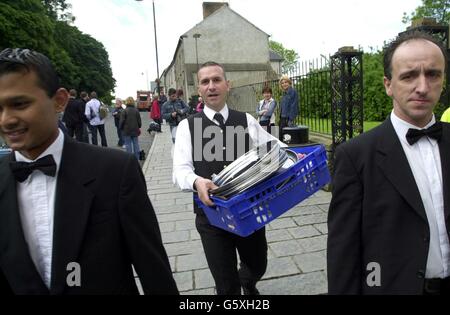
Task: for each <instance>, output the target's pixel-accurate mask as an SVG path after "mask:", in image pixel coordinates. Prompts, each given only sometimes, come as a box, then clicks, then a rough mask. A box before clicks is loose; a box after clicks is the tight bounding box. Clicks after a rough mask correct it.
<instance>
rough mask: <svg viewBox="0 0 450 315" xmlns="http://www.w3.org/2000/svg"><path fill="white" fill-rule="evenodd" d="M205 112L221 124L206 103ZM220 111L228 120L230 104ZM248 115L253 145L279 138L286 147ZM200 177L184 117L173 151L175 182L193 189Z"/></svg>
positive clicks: (216, 122)
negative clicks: (193, 158)
mask: <svg viewBox="0 0 450 315" xmlns="http://www.w3.org/2000/svg"><path fill="white" fill-rule="evenodd" d="M203 112H204V113H205V115H206V117H208V119H209V120H211V121H212V122H214V123H215V124H216V125H219V122H218V121H216V120H215V119H214V115H215V114H216V112H215V111H214V110H212V109H211V108H209V107H208V106H207V105H205V108H204V109H203ZM219 113H220V114H221V115H222V116H223V118H224V122H226V121H227V119H228V116H229V111H228V106H227V105H226V104H225V107H224V108H223V109H222V110H221V111H220V112H219ZM246 116H247V126H248V134H249V136H250V139H251V142H252V145H253V146H259V145H261V144H264V143H266V142H268V141H271V140H277V141H278V142H279V143H280V145H281V146H282V147H286V144H284V143H282V142H280V141H279V140H278V139H277V138H275V137H274V136H272V135H271V134H269V133H267V132H266V131H265V130H264V129H263V128H262V127H261V126H260V125H259V123H258V122H257V121H256V119H255V118H253V116H251V115H250V114H248V113H246ZM198 177H199V176H198V175H196V174H195V170H194V162H193V161H192V143H191V132H190V130H189V123H188V120H187V119H184V120H182V121H181V122H180V124H179V125H178V129H177V134H176V142H175V147H174V152H173V173H172V178H173V183H174V184H178V186H179V187H180V189H182V190H193V185H194V182H195V180H196V179H197V178H198Z"/></svg>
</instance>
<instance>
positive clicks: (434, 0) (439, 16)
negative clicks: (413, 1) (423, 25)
mask: <svg viewBox="0 0 450 315" xmlns="http://www.w3.org/2000/svg"><path fill="white" fill-rule="evenodd" d="M425 17H433V18H435V19H436V21H437V22H438V23H448V22H449V21H450V0H422V5H421V6H419V7H417V8H416V10H415V11H414V12H411V14H409V15H408V14H407V13H406V12H405V13H403V23H405V24H409V23H410V22H411V21H413V20H415V19H418V18H425Z"/></svg>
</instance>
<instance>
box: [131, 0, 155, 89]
mask: <svg viewBox="0 0 450 315" xmlns="http://www.w3.org/2000/svg"><path fill="white" fill-rule="evenodd" d="M135 1H142V0H135ZM152 5H153V27H154V30H155V52H156V75H157V79H156V89H157V91H158V94H159V93H160V86H159V82H160V81H159V61H158V38H157V37H156V17H155V1H154V0H152Z"/></svg>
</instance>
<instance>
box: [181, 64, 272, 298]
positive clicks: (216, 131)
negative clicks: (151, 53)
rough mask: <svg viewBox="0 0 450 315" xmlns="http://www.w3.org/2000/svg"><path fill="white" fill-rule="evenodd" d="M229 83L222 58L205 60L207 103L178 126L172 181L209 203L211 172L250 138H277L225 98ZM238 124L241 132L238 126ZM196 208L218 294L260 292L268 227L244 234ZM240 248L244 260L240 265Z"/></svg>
mask: <svg viewBox="0 0 450 315" xmlns="http://www.w3.org/2000/svg"><path fill="white" fill-rule="evenodd" d="M229 89H230V85H229V81H227V79H226V76H225V71H224V69H223V67H222V66H221V65H220V64H218V63H215V62H207V63H205V64H203V65H202V66H201V67H200V69H199V70H198V92H199V95H201V96H202V97H203V99H204V101H205V108H204V110H203V112H201V113H197V114H195V115H193V116H190V117H189V118H188V119H185V120H183V121H181V122H180V124H179V125H178V130H177V136H176V142H175V148H174V156H173V163H174V164H173V178H174V182H175V183H177V184H178V186H179V187H180V188H181V189H183V190H195V191H196V192H197V193H198V196H199V198H200V200H202V202H203V203H205V204H207V205H209V206H212V205H213V203H212V201H211V200H210V198H209V193H208V191H209V190H210V189H214V188H216V186H215V185H214V183H213V182H212V181H211V176H212V175H213V174H219V173H220V171H222V170H223V169H224V167H226V166H227V165H228V164H230V163H231V162H233V161H234V160H235V159H237V158H238V157H239V156H241V155H243V154H244V153H245V152H247V151H248V150H249V148H250V141H252V142H253V143H254V144H255V145H260V144H263V143H266V142H268V141H271V140H276V138H275V137H272V136H271V135H270V134H268V133H267V132H265V131H264V130H263V129H262V128H261V126H260V125H259V124H258V122H257V121H256V119H255V118H253V117H252V116H251V115H249V114H246V113H242V112H238V111H234V110H231V109H229V108H228V106H227V104H226V98H227V95H228V91H229ZM238 130H241V131H242V132H236V131H238ZM231 133H234V134H233V135H231ZM213 135H214V136H213ZM227 135H228V136H227ZM231 139H233V141H230V140H231ZM211 144H213V145H211ZM217 144H220V145H217ZM210 148H211V149H210ZM194 212H195V213H196V214H197V216H196V227H197V230H198V232H199V233H200V237H201V240H202V243H203V248H204V251H205V255H206V259H207V261H208V265H209V268H210V270H211V273H212V276H213V278H214V281H215V284H216V290H217V294H220V295H231V294H241V287H242V288H243V291H244V294H247V295H257V294H259V292H258V290H257V289H256V283H257V281H259V280H260V279H261V277H262V276H263V275H264V273H265V271H266V267H267V241H266V235H265V229H264V228H262V229H260V230H258V231H256V232H255V233H253V234H251V235H250V236H248V237H240V236H237V235H235V234H232V233H230V232H227V231H225V230H222V229H219V228H216V227H214V226H212V225H210V224H209V221H208V219H207V217H206V216H205V214H204V213H203V211H202V210H201V209H200V208H199V207H198V206H197V205H196V204H195V203H194ZM236 250H237V251H238V252H239V257H240V261H241V263H240V269H239V270H238V269H237V256H236Z"/></svg>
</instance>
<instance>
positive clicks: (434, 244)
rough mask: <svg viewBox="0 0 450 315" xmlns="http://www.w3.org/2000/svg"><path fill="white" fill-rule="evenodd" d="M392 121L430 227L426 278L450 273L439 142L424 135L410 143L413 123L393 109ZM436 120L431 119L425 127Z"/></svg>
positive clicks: (414, 127)
mask: <svg viewBox="0 0 450 315" xmlns="http://www.w3.org/2000/svg"><path fill="white" fill-rule="evenodd" d="M391 121H392V124H393V126H394V129H395V132H396V133H397V136H398V137H399V139H400V143H401V144H402V147H403V150H404V152H405V154H406V158H407V159H408V163H409V166H410V167H411V170H412V173H413V175H414V179H415V181H416V184H417V187H418V188H419V193H420V197H421V199H422V202H423V205H424V208H425V212H426V215H427V218H428V225H429V228H430V248H429V251H428V259H427V267H426V272H425V277H426V278H446V277H448V276H449V275H450V244H449V239H448V235H447V228H446V226H445V216H444V199H443V186H442V168H441V156H440V153H439V146H438V143H437V141H436V140H435V139H432V138H429V137H422V138H420V140H419V141H417V142H416V143H415V144H413V145H410V144H409V143H408V141H407V140H406V133H407V132H408V129H409V128H413V129H421V128H418V127H416V126H414V125H411V124H409V123H407V122H405V121H403V120H402V119H400V118H399V117H398V116H396V115H395V113H394V112H392V114H391ZM435 122H436V119H435V117H434V115H433V118H432V120H431V121H430V123H429V124H427V125H426V126H425V127H424V128H423V129H425V128H428V127H430V126H431V125H433V124H434V123H435Z"/></svg>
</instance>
